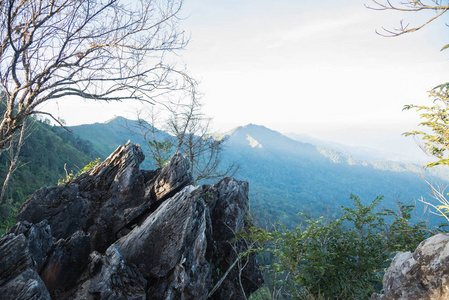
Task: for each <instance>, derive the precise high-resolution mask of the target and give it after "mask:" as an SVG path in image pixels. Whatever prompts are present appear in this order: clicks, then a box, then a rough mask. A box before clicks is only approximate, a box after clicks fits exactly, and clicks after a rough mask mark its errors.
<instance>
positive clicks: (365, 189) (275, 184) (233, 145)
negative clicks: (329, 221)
mask: <svg viewBox="0 0 449 300" xmlns="http://www.w3.org/2000/svg"><path fill="white" fill-rule="evenodd" d="M136 126H137V125H136V123H135V121H130V120H126V119H124V118H121V117H118V118H115V119H113V120H111V121H109V122H106V123H95V124H91V125H81V126H75V127H71V130H72V131H73V133H74V134H75V135H77V136H78V137H79V138H82V139H86V140H88V141H90V143H91V144H92V145H93V146H94V148H95V149H96V150H97V151H98V152H100V153H102V155H103V156H104V157H106V156H107V155H108V154H109V153H111V152H112V151H113V150H114V149H115V148H116V147H117V146H118V145H120V144H124V143H125V142H126V141H127V140H131V142H133V143H139V144H141V145H142V149H143V150H144V152H145V151H148V150H147V149H146V146H145V142H144V140H143V138H142V136H141V135H139V134H138V130H136V128H137V127H136ZM130 129H131V130H130ZM161 134H162V133H161ZM222 136H226V137H227V138H228V140H227V142H226V146H225V149H224V152H223V163H224V164H226V163H233V162H237V163H238V164H239V166H240V167H239V170H238V173H236V175H235V177H236V178H237V179H240V180H246V181H248V182H249V183H250V204H251V210H252V213H253V215H254V216H255V217H256V218H257V219H258V220H260V221H261V223H263V225H270V224H273V223H275V222H281V223H283V224H284V225H286V226H288V227H295V226H297V225H298V222H300V218H299V216H297V213H298V212H303V213H307V214H310V215H312V216H315V217H317V216H320V215H323V214H325V213H327V212H330V214H331V216H333V217H335V216H337V215H338V211H339V207H340V206H348V205H350V200H349V199H350V195H351V194H354V195H357V196H359V197H360V198H361V199H362V201H364V202H365V203H369V202H371V201H372V200H373V199H374V198H376V197H377V196H384V200H383V206H384V207H387V208H394V207H395V205H396V201H398V200H399V201H402V202H406V203H412V204H414V203H415V201H417V200H418V199H420V198H421V197H425V198H427V197H428V194H429V192H430V189H429V186H428V184H427V183H426V181H425V180H424V179H423V178H425V179H426V180H427V181H428V182H435V183H438V184H439V185H445V184H447V183H448V182H449V173H448V172H446V171H445V170H444V169H430V170H423V169H422V168H421V167H420V166H418V165H415V164H411V163H400V162H393V161H365V160H359V159H357V158H355V157H354V156H351V155H349V154H345V153H341V152H338V151H335V150H332V149H330V148H325V147H322V146H317V145H314V144H311V143H304V142H300V141H297V140H294V139H291V138H289V137H287V136H285V135H283V134H281V133H279V132H276V131H274V130H270V129H268V128H266V127H264V126H259V125H254V124H249V125H246V126H241V127H237V128H235V129H233V130H231V131H229V132H227V133H225V134H223V135H222ZM147 160H148V159H147ZM142 167H143V168H146V167H151V161H147V162H145V163H144V164H143V165H142ZM417 204H418V209H417V213H418V214H420V213H421V211H423V210H424V205H422V204H421V203H420V202H419V201H417Z"/></svg>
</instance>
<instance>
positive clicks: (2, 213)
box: [0, 200, 20, 236]
mask: <svg viewBox="0 0 449 300" xmlns="http://www.w3.org/2000/svg"><path fill="white" fill-rule="evenodd" d="M19 207H20V203H18V202H13V201H12V200H9V201H7V202H6V203H2V204H0V236H2V235H3V234H4V233H5V232H6V231H7V230H8V228H9V227H11V226H13V225H14V224H15V223H16V215H17V212H18V210H19Z"/></svg>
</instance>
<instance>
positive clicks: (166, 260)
mask: <svg viewBox="0 0 449 300" xmlns="http://www.w3.org/2000/svg"><path fill="white" fill-rule="evenodd" d="M143 159H144V156H143V154H142V151H141V149H140V147H139V146H138V145H133V144H131V143H127V144H126V145H125V146H121V147H119V148H118V149H117V150H116V151H115V152H114V153H112V154H111V156H109V157H108V158H107V159H106V160H105V161H104V162H103V163H101V164H99V165H98V166H96V167H95V168H94V169H92V170H91V171H90V172H88V173H85V174H82V175H81V176H79V177H78V178H76V179H74V180H72V181H71V182H69V183H67V184H64V185H60V186H58V187H49V188H43V189H41V190H39V191H37V192H36V193H34V194H33V195H32V196H31V197H30V198H29V199H28V200H27V201H26V203H25V204H24V205H23V206H22V208H21V209H20V211H19V215H18V221H19V222H18V224H17V225H16V226H14V227H13V228H11V229H10V230H9V231H8V233H7V234H6V235H4V236H3V237H2V239H1V240H0V258H1V261H0V295H2V299H28V298H29V299H50V297H51V298H52V299H136V300H137V299H147V298H148V299H207V298H212V299H242V298H244V297H245V296H244V295H243V294H246V295H249V294H250V293H251V292H253V291H254V290H256V289H257V288H258V287H259V286H260V285H261V283H262V277H261V274H260V272H259V271H258V268H257V264H256V261H255V257H254V256H253V255H252V256H249V257H245V258H242V257H240V256H239V252H243V251H245V250H246V248H245V243H243V242H241V241H238V240H235V232H237V231H241V230H243V229H244V228H245V226H248V223H247V213H248V183H247V182H244V181H238V180H235V179H233V178H225V179H222V180H221V181H220V182H218V183H217V184H215V185H203V186H196V187H195V186H193V185H191V184H192V175H191V174H190V172H189V163H188V161H187V160H186V159H185V158H183V157H182V156H181V155H179V154H177V155H175V156H174V157H173V158H172V159H171V161H170V163H169V164H168V165H166V166H165V167H164V168H161V169H157V170H151V171H150V170H140V169H139V165H140V163H141V162H142V161H143ZM235 262H240V263H238V264H237V263H235ZM239 266H245V268H244V269H238V267H239ZM218 269H220V270H223V271H222V273H221V275H222V276H217V272H216V270H218ZM225 271H226V272H225ZM224 274H225V275H224ZM223 275H224V276H223ZM13 287H14V288H13ZM2 291H8V292H7V293H6V292H5V293H2ZM33 297H34V298H33Z"/></svg>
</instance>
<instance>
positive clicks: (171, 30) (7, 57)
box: [0, 0, 191, 150]
mask: <svg viewBox="0 0 449 300" xmlns="http://www.w3.org/2000/svg"><path fill="white" fill-rule="evenodd" d="M182 5H183V0H160V1H145V0H136V1H119V0H95V1H94V0H86V1H72V0H21V1H19V0H6V1H0V15H1V19H0V90H2V91H3V93H4V94H5V98H4V99H5V103H4V106H5V107H4V110H2V118H1V119H0V150H2V149H5V147H7V144H8V142H9V141H10V140H11V139H12V138H13V136H14V134H15V133H16V132H18V131H20V129H21V128H22V123H23V122H24V121H25V120H26V119H27V118H28V117H30V116H31V115H33V114H36V113H43V112H42V111H39V110H38V107H39V106H40V105H41V104H43V103H45V102H46V101H49V100H52V99H58V98H67V97H70V96H72V97H80V98H84V99H90V100H96V101H127V100H138V101H144V102H156V101H158V100H157V99H158V98H159V97H161V96H165V95H167V93H170V92H172V91H181V90H183V89H185V88H186V87H187V86H188V85H189V84H190V81H191V79H190V78H189V76H188V75H187V74H185V73H184V72H183V71H180V70H175V69H174V67H173V66H171V65H168V64H165V63H164V57H165V56H166V55H167V54H168V53H173V52H175V51H177V50H179V49H183V48H184V47H185V46H186V45H187V42H188V40H187V39H186V37H185V35H184V32H183V31H182V30H180V29H179V28H178V22H179V19H180V18H179V13H180V10H181V8H182ZM2 100H3V99H2ZM53 119H56V118H53Z"/></svg>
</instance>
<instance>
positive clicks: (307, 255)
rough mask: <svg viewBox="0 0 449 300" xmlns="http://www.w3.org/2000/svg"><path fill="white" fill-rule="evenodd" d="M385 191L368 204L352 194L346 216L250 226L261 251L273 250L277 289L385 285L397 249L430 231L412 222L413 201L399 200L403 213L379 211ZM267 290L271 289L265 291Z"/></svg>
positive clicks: (289, 293) (361, 289) (330, 292)
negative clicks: (268, 226)
mask: <svg viewBox="0 0 449 300" xmlns="http://www.w3.org/2000/svg"><path fill="white" fill-rule="evenodd" d="M381 199H382V197H378V198H376V199H375V200H374V201H373V202H372V203H370V204H369V205H363V204H362V202H361V201H360V199H359V198H358V197H356V196H351V201H352V203H353V206H352V207H342V211H343V214H342V217H341V218H338V219H334V220H327V219H325V218H324V217H321V218H318V219H312V218H310V217H308V216H306V215H303V218H304V220H305V221H304V224H303V226H298V227H297V228H296V229H295V230H287V229H286V228H285V227H284V226H282V225H279V229H277V230H273V231H267V230H264V229H260V228H255V227H252V228H251V230H250V231H251V234H250V235H251V239H253V240H254V241H257V242H258V243H259V244H260V245H261V246H260V248H258V249H257V251H258V252H261V253H269V254H271V255H272V263H271V264H268V265H266V266H265V267H264V269H265V271H266V272H267V273H268V274H270V277H269V278H268V280H267V281H268V282H269V284H270V288H271V290H272V292H271V294H272V295H273V294H275V293H276V291H277V292H278V293H279V294H280V295H281V296H279V298H281V297H282V298H285V299H368V298H369V297H370V295H371V294H372V293H373V292H374V291H375V287H376V286H380V284H381V280H382V275H383V271H384V269H385V268H386V267H387V266H388V264H389V263H390V260H391V258H392V256H393V254H394V253H395V252H396V251H406V250H413V249H414V248H415V247H416V246H417V245H418V244H419V242H421V241H422V240H423V239H424V238H426V237H427V236H428V233H427V231H425V230H424V229H422V227H420V226H421V225H423V224H415V225H413V224H410V223H409V220H410V218H411V214H410V212H411V210H412V209H413V208H412V206H408V205H404V204H402V203H399V207H400V211H399V212H398V213H395V212H393V211H392V210H388V211H380V212H376V208H377V206H378V205H379V203H380V201H381ZM265 292H266V291H265Z"/></svg>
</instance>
